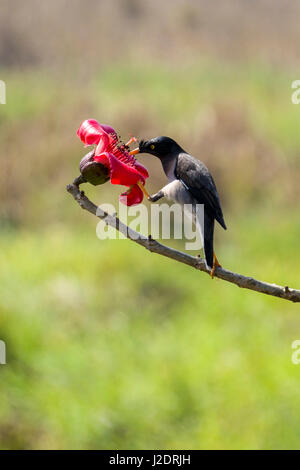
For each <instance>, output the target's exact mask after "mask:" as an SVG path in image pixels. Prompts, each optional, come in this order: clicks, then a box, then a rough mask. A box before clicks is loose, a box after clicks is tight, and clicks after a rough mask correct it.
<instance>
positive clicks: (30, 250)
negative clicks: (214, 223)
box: [0, 0, 300, 449]
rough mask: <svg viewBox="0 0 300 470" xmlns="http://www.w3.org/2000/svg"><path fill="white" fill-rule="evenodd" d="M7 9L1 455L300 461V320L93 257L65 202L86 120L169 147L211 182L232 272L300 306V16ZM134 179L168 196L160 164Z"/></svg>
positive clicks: (114, 253)
mask: <svg viewBox="0 0 300 470" xmlns="http://www.w3.org/2000/svg"><path fill="white" fill-rule="evenodd" d="M15 3H16V6H17V7H18V8H16V13H15V14H14V15H11V2H8V1H7V0H4V1H3V2H1V5H0V13H1V14H0V18H1V19H0V64H1V76H0V79H2V80H5V82H6V84H7V104H6V105H5V106H3V105H0V139H1V150H2V152H1V170H2V171H1V174H0V197H1V209H0V223H1V230H0V241H1V250H0V266H1V268H0V285H1V295H0V339H2V340H4V341H6V344H7V364H6V365H5V366H0V377H1V382H0V383H1V401H0V447H1V448H5V449H6V448H9V449H20V448H26V449H31V448H50V449H51V448H60V449H66V448H81V449H83V448H97V449H101V448H118V449H126V448H127V449H128V448H133V449H134V448H139V449H143V448H163V449H168V448H174V449H178V448H187V449H191V448H195V449H200V448H201V449H204V448H228V449H229V448H259V449H266V448H297V447H298V448H299V443H298V441H299V439H298V435H299V432H300V420H299V410H300V399H299V397H298V393H297V389H298V384H299V378H298V376H299V373H298V369H297V366H295V365H293V364H292V363H291V352H292V350H291V343H292V341H294V340H295V339H297V338H298V337H299V336H298V333H300V325H299V318H298V317H299V308H298V307H297V305H293V304H289V303H288V302H285V301H281V300H279V299H275V298H268V297H267V296H264V295H259V294H257V293H253V292H250V291H244V290H242V289H238V288H237V287H236V286H231V285H229V284H228V283H225V282H222V281H218V280H216V279H215V280H214V281H212V280H211V279H210V278H209V277H208V276H206V275H204V274H202V273H197V272H196V271H194V270H192V269H191V268H188V267H186V266H182V265H179V264H178V263H174V262H172V261H170V260H167V259H163V258H162V257H158V256H155V255H151V254H150V253H146V252H145V251H144V250H143V249H142V248H140V247H138V246H135V245H133V244H132V243H130V242H128V241H125V240H124V241H121V240H120V241H114V240H111V241H99V240H98V239H97V238H96V234H95V227H96V219H94V218H93V217H92V216H91V215H90V214H88V213H84V212H83V211H80V209H79V207H78V206H77V205H76V204H75V203H74V201H72V199H71V198H70V196H69V195H68V194H67V193H66V191H65V185H66V184H67V183H69V182H70V181H72V180H73V179H74V177H75V176H77V175H78V164H79V161H80V159H81V157H82V156H83V155H84V152H85V149H84V148H83V146H82V144H81V143H80V142H79V139H78V138H77V136H76V130H77V128H78V126H79V124H80V122H81V121H82V120H83V119H86V118H90V117H93V118H96V119H98V120H99V121H100V122H105V123H107V124H110V125H112V126H114V127H115V128H116V129H117V130H118V132H119V133H120V134H121V135H122V137H123V138H124V139H126V137H127V136H130V135H136V137H138V138H147V137H154V136H157V135H170V136H172V137H174V138H175V139H176V140H178V141H179V143H180V144H181V145H182V146H183V147H184V148H185V149H186V150H188V151H190V152H191V153H193V154H194V155H195V156H198V157H199V158H201V159H202V160H203V161H204V162H205V163H207V165H208V166H209V168H210V169H211V171H212V173H213V175H214V177H215V180H216V182H217V185H218V188H219V190H220V193H221V196H222V201H223V205H224V212H225V219H226V222H227V225H228V228H229V230H228V231H227V232H226V233H225V232H223V231H222V230H219V229H217V233H216V238H217V240H216V251H217V254H218V257H219V259H220V261H221V262H222V264H223V265H224V266H225V267H227V268H228V269H232V270H235V271H238V272H241V273H243V274H249V275H253V276H255V277H257V278H261V279H263V280H266V281H270V282H276V283H278V284H284V285H289V286H291V287H298V288H299V286H300V274H299V262H300V255H299V250H298V241H299V232H300V219H299V216H298V214H299V184H298V180H299V170H300V167H299V158H298V152H299V125H300V111H299V109H300V108H299V107H297V106H294V105H292V104H291V91H292V90H291V82H292V81H293V80H294V79H296V78H298V77H297V72H298V68H296V65H295V64H298V60H299V57H298V53H297V44H298V43H299V41H298V42H297V39H298V37H299V28H298V24H297V21H298V17H299V15H297V12H298V10H299V2H293V3H291V2H279V1H278V0H274V2H272V8H269V9H268V3H269V2H267V1H264V0H255V2H249V1H246V0H244V1H242V2H235V1H228V2H226V4H225V3H224V2H218V4H219V5H218V8H216V7H215V5H214V4H212V5H209V4H208V3H207V2H203V1H199V2H182V1H180V0H174V1H173V2H170V1H166V2H163V3H162V2H158V1H156V0H153V1H152V2H140V1H136V0H134V1H133V0H126V1H122V2H121V1H115V2H107V1H103V2H102V1H101V2H100V1H99V2H98V1H96V0H89V2H88V5H89V7H88V8H87V7H84V6H83V5H86V3H84V2H82V1H79V0H74V1H72V11H71V10H70V1H68V0H61V1H60V0H54V1H53V2H51V3H49V2H47V3H46V2H37V1H36V0H28V2H20V1H19V0H15ZM253 3H255V8H253ZM171 4H172V8H170V5H171ZM225 5H226V6H225ZM66 18H67V19H68V21H66ZM279 26H280V28H279ZM279 29H280V31H281V33H282V34H281V35H280V34H278V31H279ZM50 33H51V34H50ZM287 45H288V47H287ZM139 159H140V161H141V162H143V163H144V164H145V165H146V166H147V168H148V169H149V172H150V175H151V177H150V179H149V181H147V187H148V188H149V189H150V191H155V190H157V189H158V188H160V187H161V185H163V184H164V181H165V178H164V175H163V174H162V171H161V167H160V164H159V162H158V161H157V160H155V159H154V158H152V157H150V156H146V155H141V156H140V157H139ZM122 189H123V188H120V187H112V186H111V185H109V184H106V185H104V186H103V187H97V188H92V187H90V186H86V188H85V190H86V192H87V194H88V195H89V196H90V197H91V199H92V200H94V201H95V202H96V203H101V202H102V203H103V202H112V203H116V202H117V200H118V195H119V194H120V192H121V191H122ZM170 243H173V242H170ZM176 246H177V245H176ZM178 247H179V248H182V246H181V245H180V244H179V245H178Z"/></svg>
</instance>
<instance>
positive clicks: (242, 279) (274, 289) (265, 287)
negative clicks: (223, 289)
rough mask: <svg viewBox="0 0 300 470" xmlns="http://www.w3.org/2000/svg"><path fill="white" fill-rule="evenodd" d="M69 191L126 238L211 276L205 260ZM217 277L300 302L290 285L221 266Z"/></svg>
mask: <svg viewBox="0 0 300 470" xmlns="http://www.w3.org/2000/svg"><path fill="white" fill-rule="evenodd" d="M75 181H76V180H75ZM67 191H68V192H69V193H70V194H71V195H72V196H73V197H74V199H75V200H76V201H77V202H78V204H79V205H80V206H81V207H82V209H85V210H87V211H88V212H90V213H91V214H94V215H95V216H96V217H98V218H99V219H102V220H104V221H105V223H106V224H107V225H109V226H111V227H114V228H116V229H117V230H119V232H121V233H122V234H123V235H124V236H125V237H126V238H129V239H130V240H132V241H133V242H135V243H137V244H138V245H141V246H143V247H144V248H146V249H147V250H149V251H151V252H152V253H157V254H159V255H162V256H166V257H167V258H171V259H174V260H175V261H178V262H179V263H184V264H187V265H189V266H192V267H193V268H196V269H198V270H199V271H203V272H206V273H207V274H209V271H208V270H207V269H206V264H205V261H204V260H203V259H202V258H200V257H196V256H191V255H189V254H187V253H183V252H181V251H178V250H174V249H173V248H170V247H168V246H165V245H162V244H161V243H159V242H158V241H156V240H153V239H152V238H151V236H149V237H145V236H144V235H142V234H140V233H138V232H135V231H134V230H132V229H131V228H129V227H127V225H125V224H123V222H121V220H120V219H119V218H118V217H116V216H115V215H110V214H108V213H107V212H104V211H103V210H101V209H100V208H99V207H98V206H96V205H95V204H94V203H93V202H91V201H90V200H89V199H88V198H87V197H86V196H85V194H84V193H83V192H82V191H80V189H79V187H78V186H77V185H76V184H74V183H73V184H69V185H68V186H67ZM215 277H218V278H219V279H223V280H224V281H227V282H231V283H232V284H236V285H237V286H239V287H243V288H245V289H250V290H254V291H256V292H261V293H262V294H267V295H272V296H275V297H280V298H281V299H285V300H290V301H291V302H300V290H297V289H291V288H289V287H288V286H286V287H282V286H278V285H276V284H269V283H268V282H262V281H257V280H256V279H253V278H252V277H248V276H243V275H242V274H237V273H234V272H232V271H228V270H227V269H224V268H221V267H216V270H215Z"/></svg>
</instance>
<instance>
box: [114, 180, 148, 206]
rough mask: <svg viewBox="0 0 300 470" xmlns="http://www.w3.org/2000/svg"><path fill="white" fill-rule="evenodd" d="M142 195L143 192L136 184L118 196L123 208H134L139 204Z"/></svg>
mask: <svg viewBox="0 0 300 470" xmlns="http://www.w3.org/2000/svg"><path fill="white" fill-rule="evenodd" d="M143 197H144V194H143V191H142V190H141V189H140V188H139V187H138V185H137V184H134V185H133V186H131V187H130V188H129V189H128V190H127V191H125V193H122V194H121V195H120V196H119V200H120V202H122V204H125V206H135V205H136V204H140V203H141V202H142V200H143Z"/></svg>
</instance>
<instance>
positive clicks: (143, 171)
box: [135, 160, 149, 179]
mask: <svg viewBox="0 0 300 470" xmlns="http://www.w3.org/2000/svg"><path fill="white" fill-rule="evenodd" d="M135 167H136V169H137V170H138V172H139V173H141V174H142V175H143V177H144V178H145V179H147V178H149V173H148V170H147V168H145V167H144V166H143V165H142V164H141V163H140V162H138V161H137V160H136V161H135Z"/></svg>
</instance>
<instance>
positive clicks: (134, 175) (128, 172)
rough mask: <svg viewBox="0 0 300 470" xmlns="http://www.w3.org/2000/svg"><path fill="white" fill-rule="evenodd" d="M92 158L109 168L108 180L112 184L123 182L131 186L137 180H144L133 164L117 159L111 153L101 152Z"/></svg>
mask: <svg viewBox="0 0 300 470" xmlns="http://www.w3.org/2000/svg"><path fill="white" fill-rule="evenodd" d="M94 160H95V161H97V162H99V163H103V165H106V166H109V168H110V180H111V183H112V184H123V185H124V186H131V185H133V184H136V183H137V182H138V181H142V182H143V183H144V182H145V178H144V176H143V175H142V173H140V172H139V171H138V170H137V169H136V168H135V167H134V166H130V165H127V164H126V163H123V162H121V161H120V160H118V159H117V158H116V157H115V156H114V155H113V154H112V153H109V152H103V153H102V154H101V155H95V156H94Z"/></svg>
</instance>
